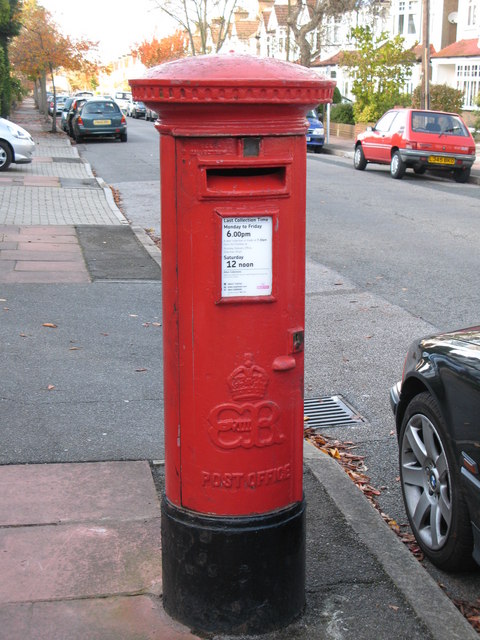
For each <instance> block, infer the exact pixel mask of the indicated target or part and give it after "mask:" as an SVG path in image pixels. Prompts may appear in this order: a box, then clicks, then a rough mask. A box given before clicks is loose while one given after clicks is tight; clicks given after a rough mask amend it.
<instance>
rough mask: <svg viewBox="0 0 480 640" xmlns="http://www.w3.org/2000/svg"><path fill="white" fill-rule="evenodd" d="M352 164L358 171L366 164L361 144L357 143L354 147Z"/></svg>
mask: <svg viewBox="0 0 480 640" xmlns="http://www.w3.org/2000/svg"><path fill="white" fill-rule="evenodd" d="M353 166H354V167H355V169H358V170H359V171H363V170H364V169H365V167H366V166H367V161H366V160H365V154H364V153H363V149H362V145H361V144H357V146H356V147H355V153H354V154H353Z"/></svg>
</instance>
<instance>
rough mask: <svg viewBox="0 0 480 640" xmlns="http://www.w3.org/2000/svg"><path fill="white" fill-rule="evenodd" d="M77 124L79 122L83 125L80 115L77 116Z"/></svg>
mask: <svg viewBox="0 0 480 640" xmlns="http://www.w3.org/2000/svg"><path fill="white" fill-rule="evenodd" d="M77 124H81V125H82V127H83V120H82V118H81V116H78V120H77Z"/></svg>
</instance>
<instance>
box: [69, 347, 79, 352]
mask: <svg viewBox="0 0 480 640" xmlns="http://www.w3.org/2000/svg"><path fill="white" fill-rule="evenodd" d="M81 348H82V347H70V348H69V351H80V349H81Z"/></svg>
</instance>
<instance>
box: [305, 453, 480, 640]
mask: <svg viewBox="0 0 480 640" xmlns="http://www.w3.org/2000/svg"><path fill="white" fill-rule="evenodd" d="M304 461H305V465H306V466H307V467H308V468H309V469H310V471H311V472H312V474H313V475H314V477H315V478H316V480H317V481H318V482H319V483H320V484H321V485H322V486H323V488H324V489H325V490H326V491H327V493H328V494H329V496H330V497H331V499H332V500H333V501H334V503H335V505H336V506H337V507H338V509H339V510H340V512H341V513H342V514H343V516H344V518H345V520H346V521H347V523H348V525H349V526H350V527H351V528H352V530H353V531H354V532H355V534H356V535H357V536H358V538H359V540H360V541H361V542H362V543H363V544H364V545H365V546H366V547H367V548H368V549H369V551H370V552H371V553H372V555H374V556H375V557H376V558H377V560H378V561H379V563H380V564H381V566H382V567H383V568H384V569H385V572H386V573H387V575H388V576H389V577H390V578H391V580H392V581H393V582H394V584H395V585H396V586H397V588H398V589H399V590H400V591H401V592H402V594H403V596H404V597H405V599H406V600H407V601H408V603H409V604H410V606H411V607H412V609H413V610H414V611H415V613H416V614H417V616H418V618H419V619H420V620H421V621H422V622H423V623H424V624H425V626H426V627H427V628H428V629H429V630H430V631H431V633H432V636H433V637H434V638H449V640H457V639H458V640H460V639H462V640H468V639H471V640H475V639H476V640H478V634H477V633H476V631H475V630H474V629H473V628H472V627H471V626H470V624H469V623H468V622H467V620H466V619H465V618H464V616H463V615H462V614H461V613H460V611H459V610H458V609H457V608H456V607H455V605H454V604H453V603H452V601H451V600H450V599H449V598H448V596H447V595H446V594H445V593H444V592H443V591H442V590H441V588H440V587H439V585H438V584H437V583H436V582H435V580H434V579H433V578H431V576H430V575H429V574H428V572H427V571H426V570H425V569H424V568H423V567H422V565H421V564H420V563H419V562H418V560H417V559H416V558H415V557H414V556H413V555H412V554H411V553H410V551H409V550H408V549H407V547H406V546H405V545H404V544H403V542H401V541H400V540H399V539H398V537H397V535H396V534H395V533H394V532H393V531H392V530H391V529H390V527H389V526H388V524H387V523H386V522H385V521H384V520H383V518H382V517H381V515H380V514H379V513H377V512H376V510H375V509H374V508H373V507H372V505H371V504H370V503H369V502H368V500H367V499H366V498H365V496H364V495H363V494H362V492H361V491H360V490H359V489H358V488H357V487H356V486H355V484H354V483H353V482H352V481H351V479H350V478H349V477H348V475H347V474H346V473H345V472H344V471H343V469H342V468H341V466H340V465H339V464H338V462H335V460H333V459H332V458H331V457H330V456H328V455H327V454H325V453H322V452H321V451H319V450H318V449H316V448H315V447H314V446H313V445H311V444H309V443H307V442H305V443H304Z"/></svg>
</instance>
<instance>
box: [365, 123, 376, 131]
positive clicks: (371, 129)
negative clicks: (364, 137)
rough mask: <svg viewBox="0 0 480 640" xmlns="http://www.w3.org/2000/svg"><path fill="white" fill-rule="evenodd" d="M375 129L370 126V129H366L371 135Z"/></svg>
mask: <svg viewBox="0 0 480 640" xmlns="http://www.w3.org/2000/svg"><path fill="white" fill-rule="evenodd" d="M374 128H375V127H372V126H370V125H368V127H367V128H366V131H368V132H369V133H371V132H372V131H373V130H374Z"/></svg>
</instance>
